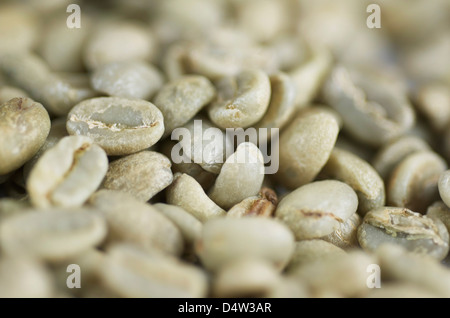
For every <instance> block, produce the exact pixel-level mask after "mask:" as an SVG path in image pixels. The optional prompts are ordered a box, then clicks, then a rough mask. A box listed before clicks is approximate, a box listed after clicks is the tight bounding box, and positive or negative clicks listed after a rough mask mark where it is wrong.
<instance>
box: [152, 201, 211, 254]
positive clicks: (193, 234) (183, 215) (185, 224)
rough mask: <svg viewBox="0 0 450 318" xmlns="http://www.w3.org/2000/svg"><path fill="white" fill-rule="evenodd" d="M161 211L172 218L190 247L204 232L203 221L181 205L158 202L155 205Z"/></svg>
mask: <svg viewBox="0 0 450 318" xmlns="http://www.w3.org/2000/svg"><path fill="white" fill-rule="evenodd" d="M153 207H155V208H156V209H158V211H159V212H161V213H162V214H164V215H165V216H166V217H167V218H168V219H169V220H171V221H172V222H173V223H174V224H175V225H176V226H177V227H178V228H179V229H180V231H181V234H182V235H183V238H184V241H185V243H186V245H187V247H188V248H190V249H192V248H193V246H194V243H195V242H196V241H197V240H198V239H199V238H200V236H201V233H202V228H203V225H202V222H200V221H199V220H197V219H196V218H195V217H194V216H192V214H190V213H189V212H187V211H185V210H184V209H182V208H180V207H179V206H175V205H170V204H164V203H157V204H155V205H153Z"/></svg>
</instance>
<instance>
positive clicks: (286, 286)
mask: <svg viewBox="0 0 450 318" xmlns="http://www.w3.org/2000/svg"><path fill="white" fill-rule="evenodd" d="M265 297H266V298H308V297H309V292H308V290H307V287H306V286H304V285H303V284H301V283H299V282H298V281H295V280H292V279H290V278H289V277H286V276H281V278H280V279H279V280H278V282H276V283H275V284H274V285H273V286H272V288H270V290H268V291H267V292H266V295H265Z"/></svg>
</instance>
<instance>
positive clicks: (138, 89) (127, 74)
mask: <svg viewBox="0 0 450 318" xmlns="http://www.w3.org/2000/svg"><path fill="white" fill-rule="evenodd" d="M91 83H92V87H93V88H94V89H95V90H97V91H99V92H102V93H106V94H108V95H110V96H117V97H124V98H138V99H147V100H148V99H150V98H151V97H152V96H153V95H154V94H155V93H156V92H157V91H158V90H159V89H160V88H161V86H162V85H163V78H162V75H161V74H160V73H159V71H158V70H157V69H156V68H155V67H153V66H152V65H150V64H148V63H145V62H143V61H123V62H112V63H108V64H104V65H102V66H100V67H98V68H97V69H96V70H95V72H94V73H93V74H92V77H91Z"/></svg>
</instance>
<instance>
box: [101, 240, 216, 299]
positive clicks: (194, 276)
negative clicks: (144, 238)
mask: <svg viewBox="0 0 450 318" xmlns="http://www.w3.org/2000/svg"><path fill="white" fill-rule="evenodd" d="M101 274H102V278H103V279H102V281H103V283H104V284H105V285H106V286H108V287H109V288H110V289H111V290H112V291H113V292H115V293H117V294H118V295H119V296H121V297H131V298H140V297H144V298H165V297H169V298H188V297H189V298H191V297H206V295H207V288H208V282H207V278H206V275H205V274H204V272H203V271H202V270H201V269H199V268H197V267H194V266H192V265H190V264H186V263H183V262H181V261H179V260H177V259H174V258H171V257H168V256H165V255H161V254H160V253H157V252H156V251H148V252H147V253H144V252H142V251H140V250H138V249H136V248H133V247H130V246H125V245H120V246H114V247H113V248H111V249H110V250H109V251H108V253H107V256H106V260H105V265H104V268H103V271H102V272H101Z"/></svg>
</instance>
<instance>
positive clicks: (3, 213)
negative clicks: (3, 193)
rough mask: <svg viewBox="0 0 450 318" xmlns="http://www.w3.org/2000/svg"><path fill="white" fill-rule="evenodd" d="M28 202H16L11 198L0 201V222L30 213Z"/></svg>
mask: <svg viewBox="0 0 450 318" xmlns="http://www.w3.org/2000/svg"><path fill="white" fill-rule="evenodd" d="M31 208H32V206H31V204H30V202H29V201H28V200H17V199H12V198H1V199H0V222H1V221H2V220H4V219H6V218H9V217H12V216H15V215H18V214H23V213H26V212H29V211H31Z"/></svg>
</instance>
